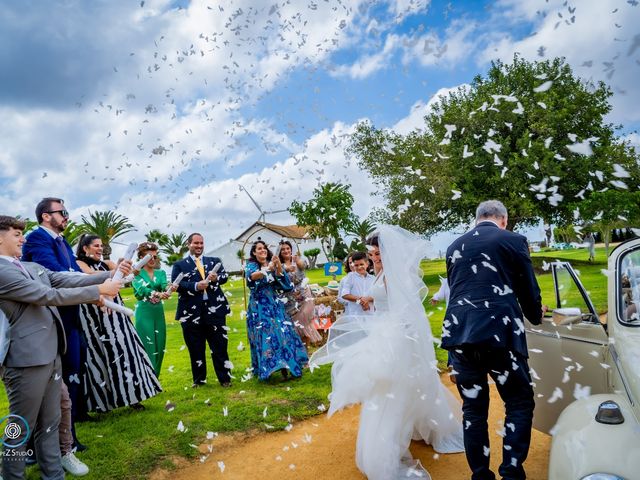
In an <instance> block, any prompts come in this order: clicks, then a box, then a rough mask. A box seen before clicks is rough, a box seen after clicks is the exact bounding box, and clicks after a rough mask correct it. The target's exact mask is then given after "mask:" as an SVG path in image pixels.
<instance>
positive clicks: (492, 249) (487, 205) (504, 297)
mask: <svg viewBox="0 0 640 480" xmlns="http://www.w3.org/2000/svg"><path fill="white" fill-rule="evenodd" d="M507 219H508V217H507V209H506V208H505V207H504V205H503V204H502V203H501V202H499V201H497V200H489V201H486V202H482V203H481V204H480V205H479V206H478V209H477V210H476V226H475V228H473V229H472V230H471V231H469V232H467V233H465V234H464V235H462V236H461V237H460V238H458V239H457V240H456V241H455V242H453V243H452V244H451V246H450V247H449V248H448V249H447V278H448V281H449V286H450V288H451V297H450V299H449V305H448V307H447V312H446V314H445V318H444V324H443V329H442V347H443V348H445V349H447V350H449V356H450V362H451V365H452V367H453V370H454V372H455V375H456V384H457V387H458V391H459V392H460V395H461V397H462V402H463V406H462V410H463V417H464V446H465V451H466V455H467V461H468V462H469V466H470V467H471V470H472V476H471V478H472V480H493V479H495V478H496V477H495V475H494V473H493V472H492V471H491V470H490V468H489V434H488V426H487V417H488V412H489V387H488V384H487V375H490V376H491V378H492V379H493V380H494V381H495V382H496V387H497V389H498V393H499V394H500V396H501V397H502V400H503V401H504V403H505V409H506V418H505V423H504V424H505V434H504V438H503V451H502V464H501V465H500V469H499V473H500V475H501V476H502V478H503V479H518V480H520V479H524V478H526V475H525V471H524V468H523V466H522V464H523V462H524V461H525V459H526V458H527V453H528V451H529V443H530V441H531V425H532V419H533V409H534V406H535V403H534V399H533V388H532V386H531V376H530V374H529V366H528V364H527V358H528V352H527V341H526V337H525V331H524V318H525V317H526V319H527V320H529V322H531V323H533V324H536V325H537V324H539V323H540V322H541V319H542V315H543V313H544V311H543V306H542V300H541V297H540V288H539V287H538V282H537V281H536V277H535V274H534V272H533V267H532V264H531V258H530V257H529V248H528V245H527V239H526V238H525V237H524V236H522V235H519V234H517V233H513V232H510V231H507V230H506V227H507Z"/></svg>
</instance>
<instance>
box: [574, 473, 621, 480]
mask: <svg viewBox="0 0 640 480" xmlns="http://www.w3.org/2000/svg"><path fill="white" fill-rule="evenodd" d="M580 480H625V479H624V478H622V477H619V476H618V475H613V474H611V473H592V474H590V475H587V476H586V477H582V478H581V479H580Z"/></svg>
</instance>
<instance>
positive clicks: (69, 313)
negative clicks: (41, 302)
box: [22, 227, 82, 328]
mask: <svg viewBox="0 0 640 480" xmlns="http://www.w3.org/2000/svg"><path fill="white" fill-rule="evenodd" d="M22 260H23V261H24V262H35V263H39V264H40V265H42V266H43V267H45V268H46V269H48V270H51V271H52V272H69V271H75V272H81V271H82V270H81V269H80V266H79V265H78V263H77V262H76V257H75V255H74V254H73V250H72V249H71V246H70V245H69V243H68V242H67V241H66V240H65V239H64V237H63V238H62V245H59V244H58V243H57V242H56V240H54V239H53V237H52V236H51V235H50V234H49V232H47V231H46V230H45V229H43V228H41V227H39V228H36V229H35V230H34V231H32V232H31V233H29V235H27V237H26V241H25V244H24V245H23V247H22ZM59 313H60V316H61V317H62V319H63V320H64V322H65V324H66V325H67V326H74V327H75V328H80V323H79V318H80V308H79V307H78V306H77V305H73V306H69V307H62V308H60V309H59Z"/></svg>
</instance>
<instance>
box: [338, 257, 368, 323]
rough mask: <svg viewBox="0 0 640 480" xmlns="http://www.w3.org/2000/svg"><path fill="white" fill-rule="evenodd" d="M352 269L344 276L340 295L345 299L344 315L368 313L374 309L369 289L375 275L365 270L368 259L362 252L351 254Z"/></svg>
mask: <svg viewBox="0 0 640 480" xmlns="http://www.w3.org/2000/svg"><path fill="white" fill-rule="evenodd" d="M351 262H352V263H353V271H352V272H349V274H348V275H347V276H346V277H345V278H344V283H343V285H342V289H341V292H340V295H341V296H342V299H343V300H344V301H345V309H344V314H345V315H370V314H371V313H373V311H374V308H375V307H374V304H373V298H372V297H371V296H369V290H370V289H371V286H372V285H373V282H374V280H375V277H374V276H373V275H371V274H370V273H368V272H367V268H368V267H369V259H368V258H367V254H366V253H363V252H355V253H354V254H353V255H351Z"/></svg>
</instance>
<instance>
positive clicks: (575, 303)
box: [555, 264, 591, 314]
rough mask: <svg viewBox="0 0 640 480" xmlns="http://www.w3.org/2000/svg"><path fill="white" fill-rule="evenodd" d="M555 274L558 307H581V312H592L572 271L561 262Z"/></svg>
mask: <svg viewBox="0 0 640 480" xmlns="http://www.w3.org/2000/svg"><path fill="white" fill-rule="evenodd" d="M555 275H556V277H555V279H556V287H557V288H556V291H557V298H556V303H557V305H556V308H579V309H580V313H583V314H589V313H591V311H590V309H589V306H588V305H587V303H586V301H585V299H584V296H583V295H582V292H580V290H579V289H578V286H577V285H576V282H575V280H574V279H573V277H572V276H571V273H570V272H569V271H568V270H567V269H566V268H565V266H564V265H562V264H559V265H557V266H556V271H555Z"/></svg>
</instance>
